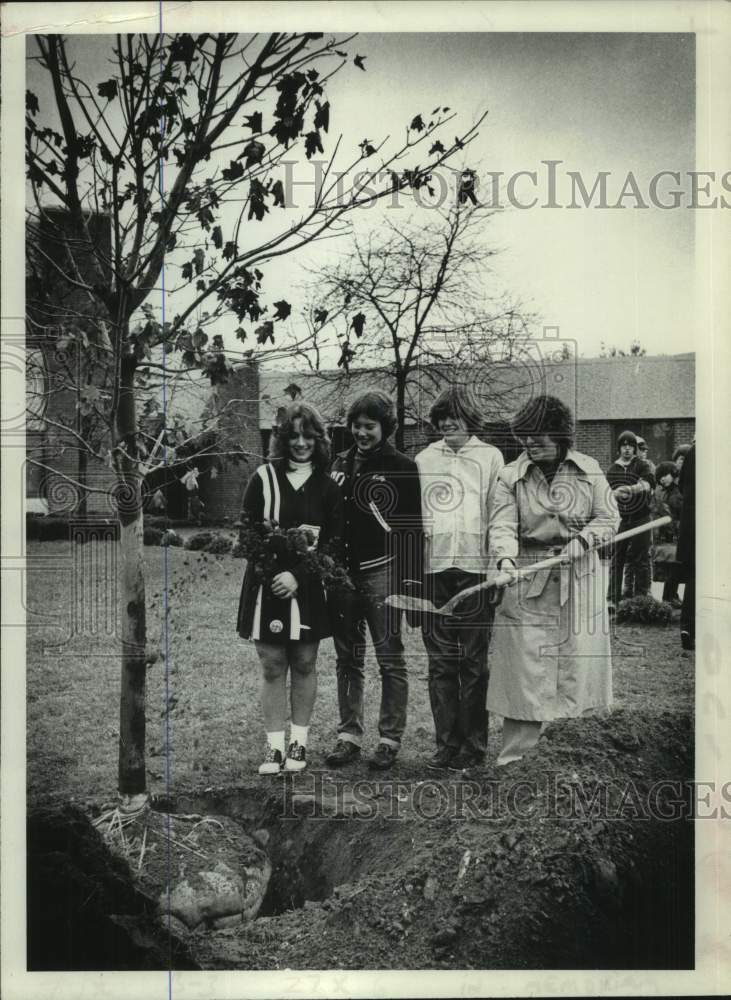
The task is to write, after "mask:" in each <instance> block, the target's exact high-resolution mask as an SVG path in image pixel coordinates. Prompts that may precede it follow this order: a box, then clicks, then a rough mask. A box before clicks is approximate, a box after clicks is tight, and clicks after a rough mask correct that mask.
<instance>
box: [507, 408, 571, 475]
mask: <svg viewBox="0 0 731 1000" xmlns="http://www.w3.org/2000/svg"><path fill="white" fill-rule="evenodd" d="M510 429H511V430H512V432H513V434H514V435H515V437H517V438H518V439H519V440H520V439H521V438H525V437H528V435H537V434H547V435H548V437H550V439H551V440H552V441H553V442H555V444H557V445H558V447H559V456H560V458H561V459H563V458H565V456H566V452H567V451H568V450H569V448H571V447H572V446H573V443H574V417H573V414H572V413H571V410H570V409H569V408H568V406H566V404H565V403H562V402H561V400H560V399H558V398H557V397H556V396H547V395H542V396H535V397H534V398H533V399H531V400H529V401H528V402H527V403H526V404H525V406H523V407H522V408H521V409H520V410H519V411H518V412H517V413H516V414H515V416H514V417H513V419H512V420H511V421H510Z"/></svg>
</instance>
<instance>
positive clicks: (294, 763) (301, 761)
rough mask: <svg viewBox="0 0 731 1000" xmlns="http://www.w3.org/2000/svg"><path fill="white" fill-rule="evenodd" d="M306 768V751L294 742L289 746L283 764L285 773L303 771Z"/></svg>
mask: <svg viewBox="0 0 731 1000" xmlns="http://www.w3.org/2000/svg"><path fill="white" fill-rule="evenodd" d="M306 767H307V760H306V751H305V747H303V746H300V744H299V743H298V742H297V741H296V740H295V741H294V743H290V744H289V750H287V759H286V760H285V762H284V770H285V771H304V769H305V768H306Z"/></svg>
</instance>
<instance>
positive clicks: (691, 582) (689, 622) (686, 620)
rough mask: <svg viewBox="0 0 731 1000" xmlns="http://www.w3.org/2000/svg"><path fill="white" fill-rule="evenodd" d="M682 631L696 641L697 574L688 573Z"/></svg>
mask: <svg viewBox="0 0 731 1000" xmlns="http://www.w3.org/2000/svg"><path fill="white" fill-rule="evenodd" d="M680 631H681V632H687V633H688V635H689V636H690V637H691V639H695V573H692V574H691V573H688V574H687V575H686V579H685V590H684V591H683V606H682V608H681V609H680Z"/></svg>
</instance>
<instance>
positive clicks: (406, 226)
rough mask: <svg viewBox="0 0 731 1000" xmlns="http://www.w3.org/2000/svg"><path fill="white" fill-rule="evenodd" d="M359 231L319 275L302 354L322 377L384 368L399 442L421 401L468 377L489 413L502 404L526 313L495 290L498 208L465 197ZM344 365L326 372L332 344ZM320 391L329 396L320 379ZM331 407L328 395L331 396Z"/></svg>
mask: <svg viewBox="0 0 731 1000" xmlns="http://www.w3.org/2000/svg"><path fill="white" fill-rule="evenodd" d="M427 214H428V216H429V221H426V222H425V221H424V220H423V219H422V218H419V219H418V220H415V219H411V220H410V221H408V222H405V223H397V222H395V221H393V219H390V218H389V219H386V220H385V221H384V223H383V226H382V227H381V228H379V229H378V230H376V231H373V230H371V231H370V232H369V233H367V234H366V235H355V236H353V238H352V242H351V244H350V247H349V248H348V250H347V251H346V252H344V253H343V254H342V256H341V258H340V260H338V261H336V262H335V263H334V264H331V265H327V266H325V267H322V268H320V269H319V270H318V271H317V272H315V273H314V274H313V277H314V281H313V292H312V295H313V296H316V303H317V304H316V305H314V306H313V307H312V309H310V310H308V313H307V315H306V317H305V322H306V324H307V327H308V330H309V341H308V343H307V349H306V350H305V351H304V352H302V353H303V355H304V357H305V359H306V361H307V363H308V364H309V366H310V367H311V368H312V369H313V370H314V371H317V372H318V375H319V378H318V381H322V382H323V383H327V382H328V381H329V382H331V383H332V386H333V399H335V395H336V393H341V392H342V384H343V381H344V379H348V378H352V377H357V378H358V380H359V381H360V380H361V379H362V377H363V376H364V375H367V373H369V372H373V373H374V375H375V374H376V373H377V378H378V381H380V382H382V381H383V378H384V376H385V377H386V379H387V380H388V388H389V389H390V391H392V392H393V395H394V398H395V401H396V412H397V417H398V424H399V426H398V429H397V431H396V439H395V440H396V446H397V447H398V448H403V447H404V427H405V421H406V418H407V417H416V418H417V419H418V418H419V416H420V414H419V412H418V409H419V407H418V404H417V403H416V401H417V400H418V398H419V396H420V394H421V393H422V392H423V391H424V390H426V391H427V392H429V393H430V394H435V393H436V392H438V391H439V390H441V389H443V388H444V386H445V385H447V384H455V383H456V382H458V381H459V380H464V382H465V383H466V384H469V385H470V386H471V388H472V389H473V390H474V389H475V388H477V385H476V383H477V381H479V380H480V379H481V380H482V383H483V384H482V385H481V386H480V388H481V391H480V392H478V396H479V397H480V400H481V402H482V403H483V405H484V406H485V409H486V416H487V415H489V411H493V412H495V413H498V412H502V411H503V409H504V408H503V406H502V405H501V403H502V399H503V397H504V396H505V395H506V394H507V393H509V392H511V391H514V388H515V385H514V378H511V377H508V378H505V377H504V375H505V370H506V367H509V363H510V362H511V361H513V360H514V359H515V358H516V357H518V356H519V355H521V354H522V353H523V351H524V344H525V341H526V339H527V337H528V336H529V333H528V318H527V316H526V314H525V313H523V312H521V310H520V309H518V307H517V306H516V305H515V304H514V303H511V302H509V301H508V300H507V299H506V297H505V296H504V295H502V294H497V295H496V294H495V293H494V291H492V285H493V284H494V279H493V277H492V274H491V271H490V267H489V260H490V258H491V257H492V256H493V255H494V253H495V250H494V249H492V248H491V247H490V245H489V244H488V243H487V242H486V240H485V227H486V225H487V224H488V221H489V218H490V215H491V214H492V212H491V210H489V209H485V208H483V207H481V206H479V205H477V204H475V205H472V204H469V203H467V201H466V200H464V199H460V198H459V197H457V198H455V199H454V204H453V205H452V206H451V207H448V208H447V209H446V210H441V209H438V208H434V209H433V210H431V211H429V212H428V213H427ZM333 347H336V348H337V368H336V369H335V370H333V369H332V367H331V368H330V370H327V367H326V364H327V360H328V359H330V358H332V349H333ZM318 396H319V397H323V389H322V387H320V388H318ZM324 405H325V406H326V405H327V404H326V403H325V404H324Z"/></svg>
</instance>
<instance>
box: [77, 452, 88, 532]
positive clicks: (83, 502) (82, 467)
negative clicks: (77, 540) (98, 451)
mask: <svg viewBox="0 0 731 1000" xmlns="http://www.w3.org/2000/svg"><path fill="white" fill-rule="evenodd" d="M87 459H88V456H87V454H86V452H85V451H84V449H83V448H80V449H79V473H78V475H79V482H80V483H81V485H82V486H86V484H87V480H88V471H89V463H88V460H87ZM87 510H88V506H87V492H86V490H82V491H81V497H80V498H79V503H78V506H77V508H76V513H77V514H78V516H79V517H80V518H85V517H86V514H87Z"/></svg>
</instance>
